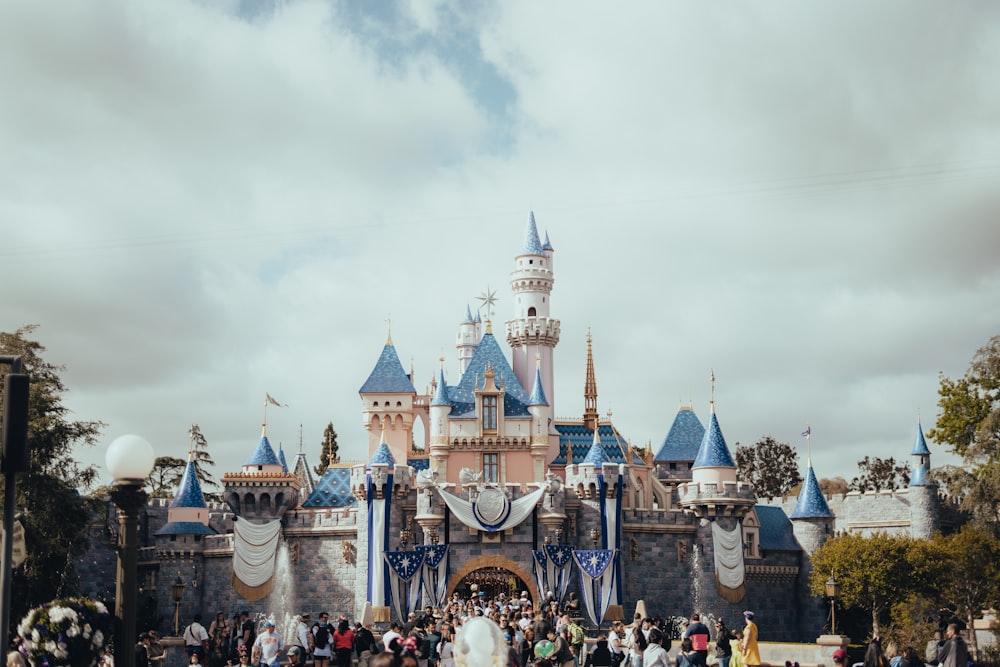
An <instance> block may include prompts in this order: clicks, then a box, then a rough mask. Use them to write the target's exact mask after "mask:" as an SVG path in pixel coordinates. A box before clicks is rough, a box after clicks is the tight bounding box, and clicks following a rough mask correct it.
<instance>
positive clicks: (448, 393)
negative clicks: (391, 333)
mask: <svg viewBox="0 0 1000 667" xmlns="http://www.w3.org/2000/svg"><path fill="white" fill-rule="evenodd" d="M553 255H554V249H553V247H552V245H551V244H550V243H549V240H548V236H547V235H546V237H545V239H544V242H543V241H542V240H541V239H540V238H539V235H538V231H537V227H536V225H535V220H534V216H533V215H532V217H531V219H530V220H529V224H528V228H527V232H526V237H525V242H524V245H523V247H522V249H521V251H520V253H518V254H517V255H516V256H515V268H514V271H513V272H512V274H511V290H512V293H513V296H514V299H513V301H514V308H513V310H514V312H513V317H512V318H511V319H510V320H508V321H507V322H506V324H505V335H506V342H507V344H508V345H509V346H510V348H511V358H510V359H508V357H507V356H506V354H505V353H504V352H503V351H502V350H501V348H500V346H499V342H498V341H497V339H496V337H495V336H494V334H493V331H492V321H491V318H492V315H493V314H492V312H487V313H486V316H487V317H486V319H485V320H484V319H483V318H482V315H481V314H480V313H477V314H476V315H475V316H474V315H473V313H472V311H471V310H469V309H468V308H467V309H466V317H465V321H464V322H462V323H461V324H460V325H459V329H458V332H457V335H456V351H457V354H456V358H457V366H458V369H459V380H458V382H456V383H455V384H453V385H448V384H447V383H446V381H445V373H444V369H443V368H442V370H441V371H440V372H439V373H437V374H436V377H435V378H434V380H432V381H431V383H430V385H429V387H428V389H427V390H426V391H424V392H418V391H417V389H416V388H415V387H414V385H413V378H412V377H410V376H409V375H408V374H407V373H406V372H405V371H404V370H403V367H402V364H401V363H400V362H399V358H398V355H397V353H396V350H395V347H394V344H393V342H392V340H391V339H389V340H387V341H386V343H385V345H384V347H383V349H382V351H381V354H380V355H379V356H378V359H377V361H376V363H375V366H374V368H373V370H372V373H371V374H370V376H369V377H368V379H367V380H366V381H365V382H364V383H363V385H362V387H361V389H360V391H359V394H360V396H361V402H362V405H361V415H362V419H363V423H364V425H365V428H366V429H367V432H368V434H369V441H368V455H369V457H370V460H369V461H368V462H367V463H364V464H357V465H340V464H334V465H332V466H330V467H329V468H328V469H327V470H326V471H325V472H324V474H323V475H322V477H321V478H320V479H318V480H315V481H313V479H312V476H311V473H310V472H309V468H308V465H307V464H306V462H305V456H304V455H302V454H300V455H299V457H298V460H297V461H296V464H295V466H294V469H293V470H289V468H288V466H287V464H286V463H285V460H284V453H283V452H279V454H278V455H275V453H274V450H273V448H272V447H271V445H270V442H269V440H268V438H267V434H266V429H265V432H264V433H262V435H261V438H260V440H259V441H258V442H257V445H256V448H255V449H254V450H253V453H252V454H251V455H250V457H249V458H248V460H247V463H246V464H245V465H244V466H243V469H242V470H241V471H238V472H233V473H227V474H226V475H225V476H224V477H223V481H224V486H225V492H224V497H225V501H226V503H225V505H219V504H208V503H206V502H205V500H204V497H203V495H202V493H201V489H200V487H198V485H197V478H196V475H195V470H194V467H193V463H191V462H189V464H188V469H187V471H186V473H185V475H184V478H183V479H182V481H181V485H180V487H179V488H178V492H177V496H176V497H175V498H174V499H173V501H171V502H170V503H169V504H168V503H166V502H165V501H162V500H155V501H152V502H150V504H149V506H148V507H147V509H146V512H145V516H144V518H143V522H142V527H141V535H140V537H141V539H142V544H143V545H145V546H144V548H143V549H142V550H141V556H140V570H141V571H140V579H139V580H140V582H142V591H141V605H140V606H142V605H145V606H146V607H147V611H150V610H151V611H150V613H151V615H152V616H158V617H159V618H160V619H161V620H160V625H161V630H170V629H172V619H173V615H174V610H175V601H174V599H173V597H172V593H171V583H172V582H174V581H175V580H178V579H179V580H180V581H181V582H183V583H185V587H184V589H183V597H182V599H181V601H180V609H181V610H182V619H181V623H182V626H183V625H185V624H186V623H187V622H189V620H190V617H191V616H192V615H193V614H194V613H200V614H201V615H202V616H203V617H204V618H209V617H212V616H213V615H214V613H215V612H216V611H218V610H222V611H224V612H226V614H227V616H229V617H231V616H232V614H233V613H234V612H236V611H239V610H248V611H250V612H251V614H263V615H271V614H280V613H285V614H298V613H300V612H304V611H310V612H313V613H315V612H318V611H320V610H328V611H330V612H331V613H334V614H346V615H347V616H349V617H351V618H358V617H360V615H361V614H362V612H363V610H364V609H365V607H366V605H370V606H371V607H372V608H373V609H374V610H375V613H376V620H383V619H385V620H387V619H388V618H390V617H394V616H395V615H396V613H395V611H394V610H393V607H392V605H391V604H390V602H389V593H388V590H389V588H391V586H390V581H389V577H390V576H391V575H390V574H389V566H388V565H386V564H385V562H384V560H383V555H384V553H385V552H406V551H407V550H409V549H413V548H414V547H415V546H416V545H423V546H433V545H447V546H448V559H449V560H448V564H449V565H448V569H447V571H446V572H445V578H446V588H447V595H448V596H450V595H451V593H452V592H455V591H458V592H460V593H462V594H468V593H469V592H470V591H471V590H474V589H473V588H472V587H473V585H475V586H476V587H477V589H478V590H484V591H490V592H494V593H495V592H504V593H507V594H510V595H520V592H521V591H527V592H528V593H529V596H530V597H531V599H532V600H535V601H538V600H540V599H541V597H542V596H544V595H545V594H546V592H547V591H544V590H541V589H540V588H539V585H538V580H537V579H536V577H535V574H534V573H535V565H536V561H535V559H536V556H534V555H533V553H534V552H536V551H539V550H544V547H545V546H546V545H569V546H570V547H572V548H573V549H575V550H578V553H582V552H584V551H586V552H588V553H590V552H613V553H614V556H613V563H614V567H615V568H617V570H615V571H616V572H617V592H616V593H615V596H616V599H610V603H611V604H610V605H609V612H608V616H610V615H618V614H624V616H625V617H626V618H630V617H631V613H632V611H633V610H634V609H635V605H636V603H637V601H639V600H644V601H645V604H646V608H647V609H648V610H649V611H650V612H651V613H653V614H656V615H660V616H670V615H679V616H688V615H689V614H690V613H691V612H692V611H699V612H702V613H710V614H713V615H719V616H722V617H724V618H725V619H726V620H727V621H728V622H729V624H730V625H733V626H735V625H736V624H737V622H738V621H739V619H740V618H741V612H742V610H744V609H753V610H755V612H756V614H757V618H758V619H759V620H760V623H761V626H762V628H764V630H763V631H762V632H763V635H762V636H763V638H765V639H767V640H773V641H813V640H814V639H815V638H816V636H817V635H819V634H822V632H823V626H824V623H825V622H826V607H825V606H824V605H823V603H822V601H821V600H819V599H817V598H813V597H811V596H810V595H809V593H808V575H809V556H810V554H812V553H814V552H815V550H816V549H818V548H819V547H820V546H821V545H822V544H823V543H824V542H825V541H826V540H827V539H829V538H830V537H831V536H833V535H834V534H836V533H837V532H838V531H853V532H862V533H871V532H875V531H888V532H904V533H907V534H911V535H915V536H919V537H930V536H931V535H932V534H933V533H934V532H935V531H937V530H939V529H940V528H941V524H942V509H941V502H940V499H939V498H938V494H937V489H936V487H935V486H933V484H930V483H928V481H927V478H926V472H927V471H928V470H929V467H930V455H929V451H927V448H926V443H924V441H923V434H922V431H921V430H920V427H919V425H918V429H917V431H918V435H917V443H916V445H915V446H914V449H913V452H912V457H913V461H914V468H913V471H914V472H913V475H912V478H913V479H912V480H911V485H910V486H909V487H908V488H906V489H902V490H897V491H894V492H886V493H865V494H858V493H850V494H846V495H843V496H835V497H831V498H826V497H824V496H823V494H822V493H821V492H820V490H819V486H818V482H817V480H816V475H815V473H814V472H813V469H812V465H811V462H810V463H809V466H808V469H807V474H806V475H805V478H806V479H805V482H804V483H803V487H802V491H801V492H800V494H799V496H798V497H796V498H788V499H783V500H782V499H779V500H777V501H775V502H773V503H769V504H761V503H758V501H757V499H756V498H755V496H754V493H753V489H752V487H751V485H749V484H747V483H744V482H741V481H739V480H738V479H737V477H736V466H735V464H734V463H733V460H732V456H731V454H730V452H729V449H728V446H727V445H726V441H725V438H724V437H723V431H722V428H721V426H720V422H719V419H718V417H717V415H716V412H715V406H714V403H713V405H712V406H711V412H710V418H709V421H708V423H707V425H704V424H702V422H701V421H700V420H699V419H698V418H697V416H696V415H695V413H694V411H693V410H692V409H691V408H690V407H682V408H681V409H680V410H679V412H678V414H677V416H676V418H675V420H674V423H673V425H672V427H671V429H670V431H669V433H668V434H667V436H666V437H665V439H664V441H663V444H662V446H661V447H660V449H659V451H658V452H656V453H655V455H653V456H648V455H646V456H644V455H643V454H642V453H641V452H638V451H633V450H632V449H631V447H630V446H629V445H628V444H627V442H628V441H627V439H626V438H625V437H623V436H622V434H621V432H620V431H619V429H618V426H617V425H616V424H614V423H612V422H611V420H610V418H608V419H600V418H599V417H598V415H597V410H596V407H597V383H596V376H595V371H594V368H595V365H594V359H593V352H592V344H591V340H590V339H589V337H588V341H587V377H586V378H585V382H584V386H585V389H584V406H585V409H584V411H583V414H582V417H581V418H580V419H578V420H561V419H556V418H555V417H554V414H555V413H554V398H555V397H554V378H555V373H556V368H555V362H554V355H553V350H554V348H555V346H556V345H557V344H558V342H559V340H560V335H561V334H562V333H564V332H562V331H561V323H560V321H559V320H557V319H554V318H553V317H552V314H553V313H554V312H555V308H554V306H553V304H552V301H551V298H552V295H553V285H554V281H555V271H554V267H553ZM491 305H492V304H489V306H487V307H490V306H491ZM562 400H563V402H564V403H565V402H566V401H565V397H563V399H562ZM418 423H420V424H421V425H422V426H423V429H422V430H423V433H424V441H423V442H414V441H413V434H414V432H415V431H416V429H415V428H414V426H415V424H418ZM248 449H249V448H248ZM536 497H537V500H536ZM522 515H523V516H522ZM515 516H516V517H517V519H518V520H516V521H515V520H514V519H512V518H511V517H515ZM278 522H280V523H278ZM477 522H478V523H477ZM108 526H109V524H108V523H107V522H102V523H101V524H100V526H96V528H97V529H99V530H96V531H95V533H94V535H95V549H94V550H93V551H92V553H91V554H90V555H89V556H88V557H87V558H86V559H84V560H81V561H80V562H79V563H78V564H77V569H78V572H79V573H80V575H81V579H82V581H83V587H84V592H88V593H90V594H92V595H94V596H96V597H98V598H100V597H103V598H106V599H110V597H111V596H113V590H114V567H113V566H114V560H113V558H109V557H108V553H110V549H111V544H112V543H113V540H111V539H109V535H108V534H107V533H108V530H109V527H108ZM268 526H274V527H278V528H279V533H278V536H277V542H276V545H277V546H276V547H275V552H276V556H275V565H274V571H275V572H276V574H274V575H273V576H272V577H271V580H270V581H268V582H266V583H264V584H260V583H259V582H257V581H256V580H252V579H253V577H252V576H251V575H252V574H253V573H252V572H251V571H250V570H249V569H247V568H245V567H244V566H243V565H239V564H238V563H239V560H240V559H239V557H238V556H239V555H240V554H241V553H243V552H242V551H241V549H242V548H243V547H241V546H240V543H241V542H240V541H241V540H245V538H244V537H241V527H242V530H244V531H245V530H247V529H253V530H264V529H266V528H267V527H268ZM234 555H235V556H237V558H235V559H234ZM571 572H572V578H571V580H570V583H569V587H568V591H576V592H577V593H578V595H580V596H581V597H582V595H581V593H582V590H581V584H580V581H581V580H580V568H579V566H578V565H576V564H574V565H573V566H572V568H571ZM241 577H245V578H247V579H251V580H252V581H250V582H249V583H247V582H245V581H243V580H241V579H240V578H241ZM241 582H242V583H241ZM279 598H280V599H279ZM608 616H605V623H606V622H607V620H608ZM585 619H586V616H585ZM279 620H281V619H280V618H279Z"/></svg>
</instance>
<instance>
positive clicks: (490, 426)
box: [483, 396, 497, 431]
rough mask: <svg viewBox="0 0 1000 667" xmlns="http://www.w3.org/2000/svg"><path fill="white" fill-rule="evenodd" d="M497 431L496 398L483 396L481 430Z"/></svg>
mask: <svg viewBox="0 0 1000 667" xmlns="http://www.w3.org/2000/svg"><path fill="white" fill-rule="evenodd" d="M496 429H497V397H496V396H483V430H484V431H495V430H496Z"/></svg>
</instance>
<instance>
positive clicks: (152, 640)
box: [146, 630, 167, 667]
mask: <svg viewBox="0 0 1000 667" xmlns="http://www.w3.org/2000/svg"><path fill="white" fill-rule="evenodd" d="M146 634H148V635H149V643H148V644H147V645H146V656H147V657H148V659H149V667H163V665H164V664H165V663H166V661H167V649H166V648H164V646H163V644H161V643H160V634H159V633H158V632H157V631H156V630H150V631H149V632H148V633H146Z"/></svg>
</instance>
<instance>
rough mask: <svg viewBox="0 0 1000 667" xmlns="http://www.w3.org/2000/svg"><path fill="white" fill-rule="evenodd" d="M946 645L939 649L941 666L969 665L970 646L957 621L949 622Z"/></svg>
mask: <svg viewBox="0 0 1000 667" xmlns="http://www.w3.org/2000/svg"><path fill="white" fill-rule="evenodd" d="M944 638H945V639H944V646H942V647H941V650H940V651H938V664H939V665H941V667H968V664H969V648H968V646H966V644H965V640H964V639H962V633H961V632H960V631H959V629H958V625H957V624H955V623H949V624H948V627H947V628H945V631H944Z"/></svg>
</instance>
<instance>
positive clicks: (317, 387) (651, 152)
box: [0, 0, 1000, 479]
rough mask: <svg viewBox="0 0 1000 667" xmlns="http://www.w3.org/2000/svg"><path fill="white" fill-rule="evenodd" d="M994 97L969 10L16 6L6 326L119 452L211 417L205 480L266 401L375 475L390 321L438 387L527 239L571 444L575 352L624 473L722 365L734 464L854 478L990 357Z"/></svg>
mask: <svg viewBox="0 0 1000 667" xmlns="http://www.w3.org/2000/svg"><path fill="white" fill-rule="evenodd" d="M998 71H1000V8H998V6H997V5H996V4H995V3H989V2H953V3H940V2H914V1H911V0H907V1H905V2H888V1H887V2H879V3H870V2H863V1H862V2H847V3H818V2H809V3H806V2H791V1H789V2H759V3H758V2H723V3H701V2H683V3H682V2H662V1H659V0H657V1H651V2H632V3H580V2H545V3H539V2H533V1H529V0H525V1H517V0H505V1H503V2H500V1H496V2H493V1H489V0H484V1H482V2H475V3H450V2H441V1H436V0H410V1H409V2H406V1H400V2H389V1H381V0H380V1H371V2H360V1H354V2H336V1H333V2H318V1H316V2H314V1H310V0H302V1H295V0H289V1H287V2H281V3H276V4H267V3H265V2H262V1H258V0H246V2H230V3H222V2H185V1H183V0H171V1H170V2H166V1H163V2H157V1H153V2H141V3H136V2H126V1H124V0H121V1H115V0H95V1H93V2H86V1H83V2H74V3H63V4H60V6H59V8H58V11H56V10H54V9H53V8H52V7H51V6H47V5H46V3H38V2H29V1H25V2H17V1H15V2H9V3H3V4H2V6H0V90H2V91H3V93H2V97H3V103H2V104H0V147H2V149H0V225H2V230H3V234H2V241H0V284H2V285H4V290H3V297H2V304H3V307H2V309H0V327H2V330H4V331H13V330H15V329H17V328H18V327H20V326H22V325H26V324H38V325H40V328H39V329H38V330H37V331H36V333H35V336H36V338H37V339H38V340H39V341H40V342H41V343H42V344H44V345H45V346H46V347H47V353H46V358H47V360H48V361H50V362H52V363H57V364H65V366H66V370H65V373H64V380H65V382H66V385H67V387H68V389H69V392H68V393H67V395H66V397H65V401H66V404H67V405H68V406H69V407H70V408H71V409H72V410H73V416H74V417H75V418H78V419H87V420H91V419H92V420H101V421H103V422H106V424H107V428H106V429H105V431H104V440H105V442H110V441H111V440H112V439H114V438H115V437H117V436H119V435H122V434H125V433H138V434H141V435H143V436H144V437H146V438H147V439H148V440H149V441H150V442H152V443H153V446H154V448H155V449H156V451H157V453H158V454H160V455H174V456H184V454H185V452H186V450H187V446H188V440H187V431H188V428H189V427H190V425H191V424H193V423H197V424H199V425H200V426H201V429H202V432H203V433H204V434H205V436H206V437H207V438H208V441H209V444H210V448H211V452H212V453H213V455H214V456H215V459H216V461H217V462H218V463H219V467H218V468H217V469H216V474H217V476H220V475H221V472H222V471H223V470H232V469H236V468H238V466H239V465H241V464H242V463H243V461H244V460H245V459H246V457H247V456H248V455H249V453H250V452H251V451H252V449H253V447H254V445H255V443H256V441H257V439H258V437H259V433H260V423H261V420H262V412H263V407H262V406H263V402H264V395H265V392H269V393H270V394H271V395H273V396H275V397H276V398H277V399H279V400H280V401H282V402H284V403H287V404H288V407H287V408H283V409H272V410H271V411H270V413H269V434H270V438H271V441H272V443H274V444H275V445H277V444H279V443H281V444H282V445H283V446H284V448H285V449H286V451H289V452H291V453H294V452H297V451H298V449H299V442H300V424H301V434H302V435H301V438H302V440H303V442H304V446H305V451H306V452H307V454H308V455H309V456H310V457H311V458H312V461H313V462H315V461H316V459H317V457H318V453H319V444H320V441H321V436H322V431H323V428H324V426H325V425H326V424H327V423H328V422H331V421H332V422H333V424H334V427H335V428H336V430H337V432H338V434H339V441H340V444H341V449H342V453H343V456H344V458H346V459H363V458H366V452H367V450H366V435H365V431H364V430H363V427H362V423H361V416H360V399H359V397H358V394H357V390H358V388H359V387H360V386H361V384H362V383H363V382H364V380H365V378H366V377H367V375H368V373H369V371H370V370H371V368H372V365H373V364H374V363H375V361H376V359H377V358H378V356H379V353H380V352H381V349H382V345H383V343H384V341H385V339H386V328H387V324H386V320H387V319H388V318H391V326H392V338H393V341H394V343H395V345H396V348H397V350H398V352H399V355H400V357H401V359H402V360H403V364H404V366H406V367H409V366H410V364H411V362H412V365H413V368H414V369H415V375H416V378H415V379H416V381H415V384H416V385H417V387H418V388H423V387H425V386H426V385H427V382H428V381H429V380H430V378H431V376H432V374H434V373H435V371H436V369H437V368H438V367H439V362H438V358H439V357H440V356H442V355H444V356H445V357H446V358H447V361H446V365H445V367H446V373H447V376H448V378H449V381H456V380H457V370H456V363H455V361H454V359H455V353H454V347H453V345H454V336H455V331H456V326H457V324H458V323H459V321H460V320H461V319H462V318H463V317H464V315H465V309H466V305H467V304H469V305H471V306H472V307H473V308H475V307H476V305H477V304H478V303H479V302H478V301H477V299H476V297H477V296H479V295H481V294H482V293H483V292H484V291H485V290H486V289H488V288H489V289H496V290H497V292H498V296H499V302H498V304H497V314H496V319H497V320H500V321H503V320H505V319H506V318H507V317H508V316H509V315H510V313H511V299H510V291H509V286H508V282H507V281H508V279H509V274H510V271H511V269H512V268H513V256H514V255H515V254H516V253H517V251H518V250H519V249H520V247H521V242H522V238H523V233H524V227H525V222H526V220H527V218H528V214H529V212H530V211H532V210H533V211H534V212H535V215H536V218H537V220H538V225H539V227H540V229H541V230H542V231H543V232H544V231H545V230H547V231H548V233H549V235H550V238H551V241H552V244H553V246H554V247H555V249H556V256H555V266H556V286H555V291H554V293H553V296H552V304H553V305H552V313H553V315H554V316H555V317H558V318H560V319H561V320H562V339H561V342H560V344H559V347H558V348H557V352H556V354H557V381H556V382H557V384H556V396H555V397H554V398H555V402H556V404H557V414H558V415H559V416H567V417H575V416H579V415H581V414H582V411H583V397H582V392H583V382H584V361H585V353H586V337H587V332H588V330H589V331H592V333H593V341H594V343H593V344H594V354H595V362H596V367H597V380H598V389H599V398H598V406H599V409H600V411H601V412H602V413H606V412H607V411H609V410H610V411H611V412H612V413H613V415H614V420H615V422H616V423H617V425H618V426H619V428H620V429H621V430H622V432H623V433H624V434H625V435H626V436H627V437H628V438H630V439H631V440H632V442H633V444H634V445H636V446H639V445H644V444H645V443H647V442H652V443H653V446H654V448H658V447H659V443H660V442H661V441H662V439H663V437H664V436H665V435H666V433H667V431H668V429H669V426H670V423H671V421H672V419H673V416H674V415H675V414H676V411H677V408H678V406H679V404H680V403H681V402H684V403H688V402H692V403H693V404H694V406H695V409H696V411H697V412H698V414H699V415H700V416H701V417H702V419H703V421H704V420H705V419H706V418H707V417H708V413H709V408H708V403H709V381H708V378H709V373H710V370H711V369H714V373H715V376H716V379H717V382H716V400H717V408H718V414H719V419H720V423H721V425H722V428H723V432H724V434H725V436H726V438H727V440H728V442H729V444H730V447H733V446H734V445H735V443H736V442H737V441H739V442H742V443H750V442H754V441H756V440H757V439H758V438H760V437H761V436H762V435H765V434H768V435H772V436H774V437H776V438H777V439H779V440H782V441H786V442H791V443H793V444H795V445H796V446H797V447H799V448H800V451H801V452H802V459H803V464H804V459H805V452H804V446H805V443H804V439H803V438H801V437H800V435H799V434H800V432H801V431H802V430H803V429H804V428H805V426H806V425H807V424H808V425H810V426H811V427H812V432H813V438H812V446H813V452H812V454H813V459H814V463H815V467H816V471H817V474H818V475H819V476H821V477H830V476H834V475H843V476H845V477H847V478H848V479H849V478H850V477H851V476H853V475H854V474H855V472H856V466H855V462H856V461H857V460H858V459H860V458H861V457H863V456H865V455H874V456H882V457H888V456H895V457H897V458H900V457H902V458H906V457H907V455H908V453H909V451H910V448H911V446H912V443H913V438H914V433H915V424H916V419H917V414H918V411H919V412H920V414H922V416H923V422H924V424H925V426H930V425H932V424H933V421H934V417H935V415H936V400H937V396H936V390H937V386H938V373H939V372H944V373H945V374H947V375H949V376H956V375H960V374H961V373H963V372H964V371H965V369H966V367H967V364H968V362H969V360H970V358H971V357H972V354H973V353H974V352H975V350H976V349H977V348H978V347H979V346H980V345H982V344H984V343H985V342H986V340H987V339H988V338H989V337H990V336H991V335H993V334H996V333H1000V332H998V324H997V313H998V312H1000V309H998V306H1000V262H998V249H1000V225H998V219H997V218H998V213H997V212H998V210H1000V208H998V205H1000V188H998V187H997V186H998V182H1000V77H998V76H997V74H996V73H997V72H998ZM933 451H934V453H935V458H934V462H935V463H941V462H944V461H945V460H946V458H945V456H944V455H943V454H942V453H941V450H940V448H934V450H933ZM79 456H80V458H81V459H82V460H85V461H88V462H90V461H94V462H102V463H103V456H104V452H103V447H102V448H100V449H88V450H83V451H80V452H79Z"/></svg>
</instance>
